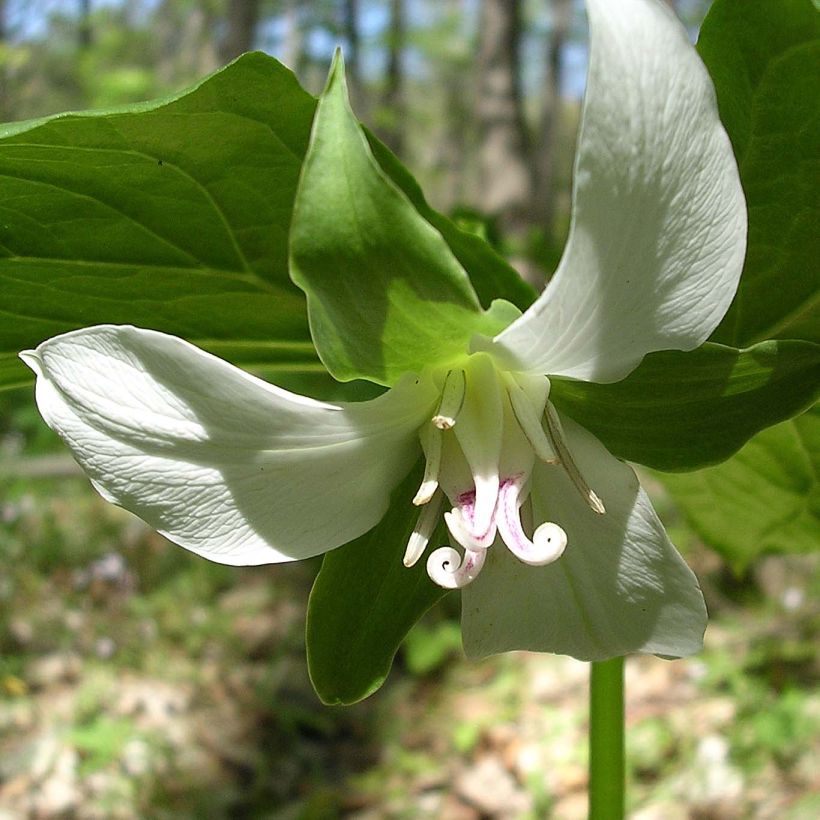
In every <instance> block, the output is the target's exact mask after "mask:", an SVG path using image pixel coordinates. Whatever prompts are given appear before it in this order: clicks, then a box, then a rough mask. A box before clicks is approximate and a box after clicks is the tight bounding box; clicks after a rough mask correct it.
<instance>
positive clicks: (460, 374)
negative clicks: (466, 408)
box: [433, 370, 467, 430]
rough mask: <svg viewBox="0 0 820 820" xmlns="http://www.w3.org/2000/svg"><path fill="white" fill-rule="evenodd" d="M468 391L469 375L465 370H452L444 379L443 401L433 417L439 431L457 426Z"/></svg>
mask: <svg viewBox="0 0 820 820" xmlns="http://www.w3.org/2000/svg"><path fill="white" fill-rule="evenodd" d="M466 390H467V374H466V373H465V372H464V371H463V370H451V371H449V373H447V377H446V378H445V379H444V387H443V388H442V391H441V401H440V402H439V405H438V410H436V414H435V416H433V424H435V425H436V427H438V429H439V430H450V429H451V428H452V427H454V426H455V423H456V419H457V418H458V414H459V413H460V412H461V408H462V406H463V405H464V394H465V392H466Z"/></svg>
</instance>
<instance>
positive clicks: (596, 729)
mask: <svg viewBox="0 0 820 820" xmlns="http://www.w3.org/2000/svg"><path fill="white" fill-rule="evenodd" d="M623 816H624V659H623V658H613V659H612V660H609V661H600V662H598V663H593V664H592V673H591V676H590V689H589V817H590V820H623Z"/></svg>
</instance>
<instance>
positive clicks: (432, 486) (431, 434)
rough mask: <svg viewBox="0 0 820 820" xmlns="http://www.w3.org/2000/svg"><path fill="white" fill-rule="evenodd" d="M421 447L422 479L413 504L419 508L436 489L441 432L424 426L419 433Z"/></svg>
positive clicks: (429, 425) (432, 425) (433, 426)
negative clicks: (422, 457) (422, 459)
mask: <svg viewBox="0 0 820 820" xmlns="http://www.w3.org/2000/svg"><path fill="white" fill-rule="evenodd" d="M419 439H420V440H421V447H422V449H423V450H424V456H425V459H426V461H425V464H424V478H423V479H422V481H421V485H420V486H419V489H418V492H417V493H416V495H415V497H414V498H413V503H414V504H415V505H416V506H417V507H419V506H421V505H422V504H426V503H427V502H428V501H429V500H430V499H431V498H432V497H433V494H434V493H435V491H436V490H437V489H438V474H439V470H440V469H441V430H439V429H438V427H436V426H435V425H434V424H432V423H430V424H425V425H424V427H422V428H421V430H420V431H419Z"/></svg>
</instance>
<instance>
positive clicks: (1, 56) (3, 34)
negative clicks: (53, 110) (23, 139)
mask: <svg viewBox="0 0 820 820" xmlns="http://www.w3.org/2000/svg"><path fill="white" fill-rule="evenodd" d="M7 38H8V32H7V31H6V0H0V122H9V120H11V119H12V106H11V95H10V94H9V78H8V69H7V68H6V59H7V58H6V40H7Z"/></svg>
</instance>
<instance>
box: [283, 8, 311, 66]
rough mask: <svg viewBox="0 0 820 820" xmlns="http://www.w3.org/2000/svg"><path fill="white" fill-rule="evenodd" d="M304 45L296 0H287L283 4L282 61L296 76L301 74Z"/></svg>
mask: <svg viewBox="0 0 820 820" xmlns="http://www.w3.org/2000/svg"><path fill="white" fill-rule="evenodd" d="M304 45H305V37H304V31H303V29H302V20H301V16H300V14H299V3H298V0H288V2H287V4H286V5H285V42H284V44H283V48H282V62H283V63H284V64H285V65H286V66H287V67H288V68H289V69H290V70H291V71H293V73H294V74H296V76H297V77H300V76H301V74H302V69H303V68H304V59H305V47H304Z"/></svg>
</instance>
